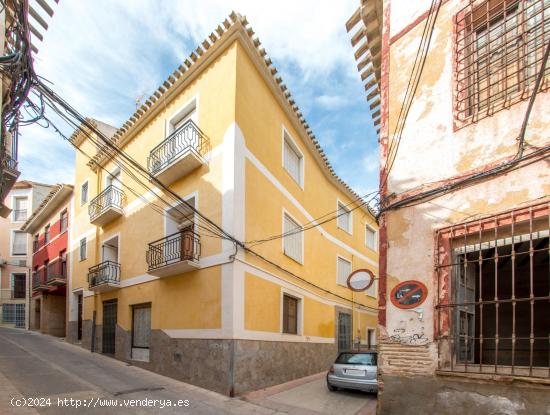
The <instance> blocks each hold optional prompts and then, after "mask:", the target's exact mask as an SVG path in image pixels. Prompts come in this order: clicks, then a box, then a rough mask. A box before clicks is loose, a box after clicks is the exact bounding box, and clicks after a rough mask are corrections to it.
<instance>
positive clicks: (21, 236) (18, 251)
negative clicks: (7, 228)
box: [11, 231, 27, 255]
mask: <svg viewBox="0 0 550 415" xmlns="http://www.w3.org/2000/svg"><path fill="white" fill-rule="evenodd" d="M11 253H12V254H13V255H27V234H26V233H25V232H21V231H13V239H12V249H11Z"/></svg>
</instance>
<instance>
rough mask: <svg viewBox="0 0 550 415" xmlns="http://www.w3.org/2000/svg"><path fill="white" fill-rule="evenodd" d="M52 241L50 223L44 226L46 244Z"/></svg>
mask: <svg viewBox="0 0 550 415" xmlns="http://www.w3.org/2000/svg"><path fill="white" fill-rule="evenodd" d="M49 242H50V225H46V227H45V228H44V245H45V244H47V243H49Z"/></svg>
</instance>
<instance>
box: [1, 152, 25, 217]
mask: <svg viewBox="0 0 550 415" xmlns="http://www.w3.org/2000/svg"><path fill="white" fill-rule="evenodd" d="M20 174H21V173H20V172H19V170H17V160H15V159H14V158H13V157H12V156H11V155H10V154H9V153H8V152H5V153H4V154H2V152H1V151H0V177H2V186H0V205H1V204H2V201H3V200H4V199H5V198H6V196H7V195H8V193H9V192H10V190H11V189H12V187H13V185H14V184H15V182H16V181H17V178H18V177H19V175H20ZM8 213H9V210H7V212H6V213H5V214H4V215H2V216H4V217H5V216H6V215H7V214H8Z"/></svg>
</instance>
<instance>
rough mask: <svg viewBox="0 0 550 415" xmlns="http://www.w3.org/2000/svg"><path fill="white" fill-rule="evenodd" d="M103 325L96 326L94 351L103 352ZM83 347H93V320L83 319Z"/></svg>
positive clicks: (89, 348) (88, 348)
mask: <svg viewBox="0 0 550 415" xmlns="http://www.w3.org/2000/svg"><path fill="white" fill-rule="evenodd" d="M102 328H103V327H102V325H101V324H97V325H96V327H95V349H94V350H93V351H94V352H98V353H100V352H101V338H102V331H101V330H102ZM82 347H83V348H84V349H87V350H91V349H92V320H82Z"/></svg>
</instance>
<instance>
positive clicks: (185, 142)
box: [147, 120, 209, 185]
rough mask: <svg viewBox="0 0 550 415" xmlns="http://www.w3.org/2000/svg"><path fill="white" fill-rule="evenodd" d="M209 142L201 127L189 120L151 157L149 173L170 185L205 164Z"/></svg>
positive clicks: (148, 164) (150, 155) (160, 145)
mask: <svg viewBox="0 0 550 415" xmlns="http://www.w3.org/2000/svg"><path fill="white" fill-rule="evenodd" d="M208 149H209V141H208V139H207V137H206V136H205V135H204V134H203V133H202V132H201V130H200V129H199V127H197V125H196V124H195V123H194V122H193V121H192V120H188V121H187V122H185V124H183V125H182V126H181V127H179V128H178V129H177V130H175V131H174V132H173V133H172V134H170V135H169V136H168V137H167V138H166V139H165V140H164V141H163V142H162V143H160V144H159V145H157V146H156V147H155V148H153V150H151V153H150V154H149V157H147V167H148V168H149V173H150V174H151V175H153V176H154V177H156V178H157V179H158V180H160V181H161V182H162V183H163V184H165V185H169V184H170V183H173V182H174V181H176V180H177V179H179V178H180V177H183V176H185V175H186V174H188V173H189V172H191V171H192V170H194V169H196V168H198V167H200V166H201V165H203V164H204V163H205V160H204V158H203V157H204V155H205V154H206V153H207V151H208Z"/></svg>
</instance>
